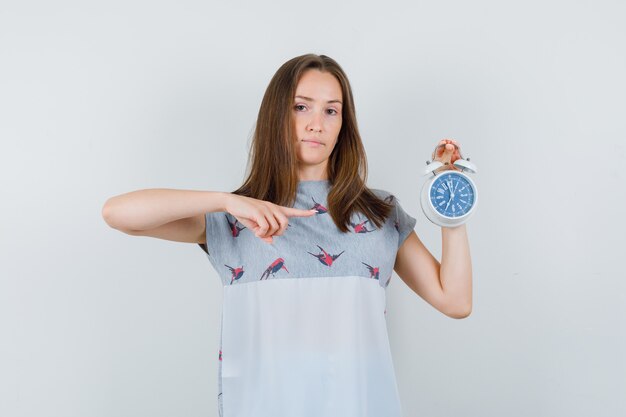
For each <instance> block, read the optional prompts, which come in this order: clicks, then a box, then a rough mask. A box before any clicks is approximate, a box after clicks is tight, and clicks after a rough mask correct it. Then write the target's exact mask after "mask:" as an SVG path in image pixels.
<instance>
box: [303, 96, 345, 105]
mask: <svg viewBox="0 0 626 417" xmlns="http://www.w3.org/2000/svg"><path fill="white" fill-rule="evenodd" d="M296 98H301V99H304V100H306V101H314V100H313V99H312V98H311V97H305V96H296ZM327 103H339V104H343V103H342V102H341V100H328V101H327Z"/></svg>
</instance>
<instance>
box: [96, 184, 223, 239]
mask: <svg viewBox="0 0 626 417" xmlns="http://www.w3.org/2000/svg"><path fill="white" fill-rule="evenodd" d="M229 195H231V194H230V193H228V192H222V191H196V190H176V189H168V188H151V189H145V190H137V191H131V192H129V193H125V194H120V195H118V196H114V197H111V198H109V199H108V200H107V201H106V203H105V204H104V206H103V208H102V216H103V217H104V219H105V220H106V222H107V223H108V224H109V225H110V226H111V227H114V228H116V229H120V230H148V229H152V228H155V227H158V226H160V225H162V224H165V223H169V222H171V221H174V220H178V219H182V218H185V217H192V216H195V215H198V214H202V213H209V212H214V211H224V207H225V204H226V199H227V198H228V196H229Z"/></svg>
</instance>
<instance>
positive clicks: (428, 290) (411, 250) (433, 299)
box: [394, 139, 472, 318]
mask: <svg viewBox="0 0 626 417" xmlns="http://www.w3.org/2000/svg"><path fill="white" fill-rule="evenodd" d="M455 145H457V146H456V147H455ZM439 146H441V147H440V148H439V147H438V148H436V151H435V152H436V155H435V154H433V159H434V160H438V161H441V162H444V163H447V166H446V168H447V169H455V168H454V166H453V165H452V163H453V162H454V161H456V160H457V159H459V158H460V157H461V156H460V153H459V152H458V144H457V142H456V141H455V140H453V139H442V140H441V141H440V142H439ZM441 245H442V251H441V263H439V262H438V261H437V260H436V259H435V257H434V256H433V255H432V254H431V253H430V252H429V251H428V249H426V247H425V246H424V244H423V243H422V242H421V241H420V239H419V238H418V237H417V234H416V233H415V231H412V232H411V233H410V234H409V236H408V237H407V238H406V240H405V241H404V242H403V243H402V245H401V247H400V249H399V250H398V253H397V255H396V262H395V265H394V270H395V271H396V273H397V274H398V276H399V277H400V278H401V279H402V280H403V281H404V282H405V283H406V284H407V285H408V286H409V287H410V288H411V289H412V290H413V291H414V292H415V293H416V294H417V295H419V296H420V297H422V298H423V299H424V300H426V301H427V302H428V303H429V304H430V305H432V306H433V307H435V308H436V309H437V310H439V311H441V312H442V313H444V314H445V315H447V316H449V317H453V318H465V317H467V316H469V315H470V313H471V312H472V261H471V258H470V250H469V242H468V238H467V228H466V226H465V224H463V225H461V226H458V227H455V228H448V227H442V228H441Z"/></svg>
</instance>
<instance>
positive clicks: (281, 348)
mask: <svg viewBox="0 0 626 417" xmlns="http://www.w3.org/2000/svg"><path fill="white" fill-rule="evenodd" d="M330 187H331V184H330V182H329V180H315V181H300V182H299V183H298V189H297V194H296V201H295V204H294V206H293V207H296V208H300V209H311V208H315V209H317V214H314V215H312V216H309V217H289V218H288V219H289V225H288V227H287V229H286V230H285V231H284V233H283V235H281V236H275V237H274V238H273V243H271V244H270V243H267V242H265V241H263V240H261V239H260V238H258V237H256V236H255V234H254V232H253V231H251V230H249V229H248V228H246V227H244V226H243V224H241V223H240V222H239V221H238V220H237V218H235V217H234V216H233V215H231V214H230V213H228V212H223V211H222V212H212V213H206V214H205V219H206V236H207V244H206V246H205V245H203V244H200V246H201V247H202V249H203V250H204V251H205V252H206V255H207V256H208V258H209V261H210V262H211V264H212V265H213V267H214V268H215V270H216V271H217V273H218V274H219V276H220V278H221V281H222V284H223V303H222V314H221V329H220V349H219V355H218V360H219V366H218V390H219V393H218V408H219V410H218V411H219V415H220V416H222V417H364V416H368V417H401V416H402V410H401V406H400V398H399V395H398V389H397V385H396V379H395V373H394V367H393V362H392V357H391V350H390V346H389V339H388V333H387V325H386V316H385V314H386V306H385V305H386V298H385V294H386V288H387V286H388V285H389V282H390V280H391V276H392V272H393V266H394V263H395V258H396V253H397V250H398V248H399V247H400V245H401V244H402V242H403V241H404V240H405V238H406V237H407V236H408V234H409V233H410V232H411V231H412V230H413V228H414V227H415V218H413V217H411V216H410V215H408V214H407V213H406V212H405V211H404V210H403V209H402V207H401V206H400V204H399V202H398V199H397V198H396V197H395V196H394V195H392V194H390V193H388V192H386V191H383V190H378V189H371V191H372V192H374V193H375V194H376V195H377V196H378V197H379V198H381V199H384V200H385V201H387V202H391V203H393V204H394V207H395V209H394V210H392V214H391V215H390V216H389V217H388V218H387V220H386V222H385V224H384V225H383V226H382V227H381V228H376V227H375V225H374V223H372V222H370V221H369V220H368V219H367V218H366V217H364V216H363V215H362V214H361V213H354V214H353V215H352V217H351V222H350V223H351V227H350V232H348V233H342V232H341V231H340V230H339V229H338V228H337V226H336V225H335V223H334V222H333V220H332V218H331V217H330V214H329V213H328V212H327V208H326V207H327V200H326V197H327V195H328V191H329V190H330Z"/></svg>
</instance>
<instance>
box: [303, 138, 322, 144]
mask: <svg viewBox="0 0 626 417" xmlns="http://www.w3.org/2000/svg"><path fill="white" fill-rule="evenodd" d="M302 142H316V143H319V144H320V145H323V143H322V142H320V141H319V140H317V139H302Z"/></svg>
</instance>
